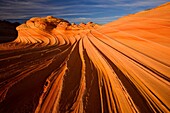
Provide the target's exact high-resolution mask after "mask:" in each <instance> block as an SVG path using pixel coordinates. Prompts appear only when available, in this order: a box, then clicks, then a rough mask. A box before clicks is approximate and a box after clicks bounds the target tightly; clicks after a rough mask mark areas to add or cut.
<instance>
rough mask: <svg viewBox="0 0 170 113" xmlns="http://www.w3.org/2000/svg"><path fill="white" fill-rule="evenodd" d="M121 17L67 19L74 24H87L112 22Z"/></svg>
mask: <svg viewBox="0 0 170 113" xmlns="http://www.w3.org/2000/svg"><path fill="white" fill-rule="evenodd" d="M120 17H122V16H107V17H97V18H85V17H79V18H68V20H69V21H70V22H75V23H81V22H84V23H87V22H89V21H92V22H95V23H102V24H104V23H107V22H111V21H114V20H116V19H118V18H120Z"/></svg>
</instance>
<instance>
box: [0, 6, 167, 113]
mask: <svg viewBox="0 0 170 113" xmlns="http://www.w3.org/2000/svg"><path fill="white" fill-rule="evenodd" d="M169 9H170V3H166V4H163V5H161V6H159V7H156V8H154V9H151V10H146V11H142V12H139V13H136V14H132V15H128V16H125V17H122V18H120V19H118V20H116V21H113V22H110V23H108V24H105V25H102V26H99V25H97V24H95V23H92V22H89V23H86V24H84V23H81V24H79V25H76V24H74V23H69V22H68V21H66V20H63V19H58V18H54V17H52V16H47V17H43V18H40V17H35V18H31V19H30V20H28V21H27V22H26V23H24V24H22V25H20V26H18V27H17V30H18V37H17V39H16V40H15V41H13V42H10V43H4V44H1V45H0V54H1V55H0V64H1V65H0V112H1V113H12V112H17V113H21V112H22V113H26V112H35V113H70V112H72V113H136V112H137V113H140V112H141V113H152V112H154V113H161V112H162V113H168V112H169V111H170V57H169V56H170V10H169Z"/></svg>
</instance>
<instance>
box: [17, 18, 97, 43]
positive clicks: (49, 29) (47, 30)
mask: <svg viewBox="0 0 170 113" xmlns="http://www.w3.org/2000/svg"><path fill="white" fill-rule="evenodd" d="M97 27H99V25H97V24H95V23H93V22H88V23H87V24H85V23H80V24H78V25H76V24H75V23H72V24H70V23H69V22H68V21H67V20H64V19H60V18H55V17H53V16H47V17H42V18H41V17H33V18H31V19H30V20H28V21H26V23H23V24H22V25H20V26H18V27H17V30H18V34H19V35H18V37H17V39H16V40H15V42H18V43H42V42H43V43H44V44H45V45H47V44H49V45H52V44H55V43H56V41H55V39H56V38H55V37H56V35H58V34H59V32H65V33H66V32H67V33H68V32H70V31H71V32H72V30H76V31H74V33H78V32H81V30H89V29H95V28H97Z"/></svg>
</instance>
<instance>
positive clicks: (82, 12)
mask: <svg viewBox="0 0 170 113" xmlns="http://www.w3.org/2000/svg"><path fill="white" fill-rule="evenodd" d="M168 1H170V0H0V19H1V20H2V19H29V18H31V17H35V16H36V17H37V16H38V17H39V16H40V17H43V16H47V15H52V16H54V17H59V18H64V19H66V20H69V21H70V22H76V23H79V22H88V21H93V22H96V23H102V24H103V23H107V22H110V21H113V20H116V19H117V18H120V17H121V16H124V15H127V14H132V13H135V12H138V11H141V10H145V9H148V8H153V7H155V6H159V5H160V4H163V3H165V2H168Z"/></svg>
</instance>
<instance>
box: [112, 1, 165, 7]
mask: <svg viewBox="0 0 170 113" xmlns="http://www.w3.org/2000/svg"><path fill="white" fill-rule="evenodd" d="M167 1H168V0H142V1H134V2H130V3H118V4H116V5H115V6H120V7H142V6H157V5H160V4H162V3H164V2H167Z"/></svg>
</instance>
